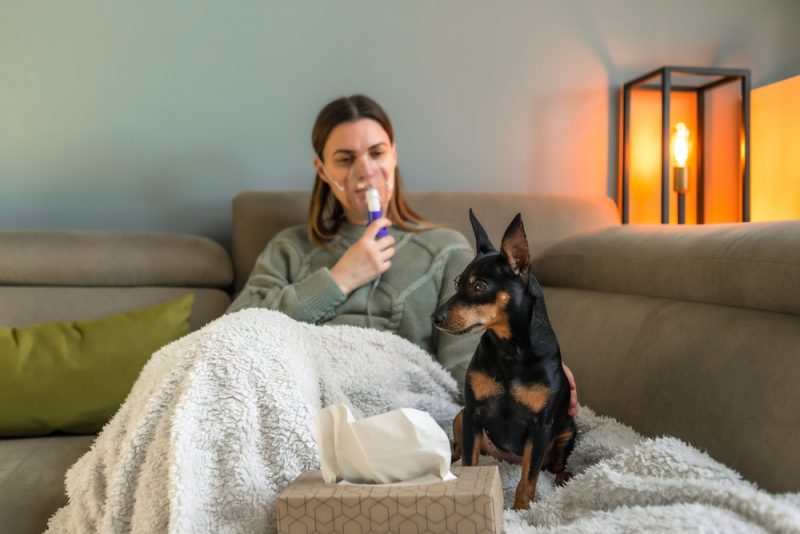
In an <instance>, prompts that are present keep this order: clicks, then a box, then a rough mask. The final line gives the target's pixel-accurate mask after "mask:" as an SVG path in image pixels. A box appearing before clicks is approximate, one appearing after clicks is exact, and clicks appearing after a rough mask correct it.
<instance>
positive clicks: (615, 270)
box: [0, 192, 800, 533]
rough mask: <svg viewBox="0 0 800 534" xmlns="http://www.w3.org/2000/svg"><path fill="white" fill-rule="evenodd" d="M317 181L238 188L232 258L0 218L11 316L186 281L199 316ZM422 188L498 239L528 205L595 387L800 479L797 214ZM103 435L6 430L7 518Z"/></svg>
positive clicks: (449, 214)
mask: <svg viewBox="0 0 800 534" xmlns="http://www.w3.org/2000/svg"><path fill="white" fill-rule="evenodd" d="M307 198H308V197H307V194H306V193H301V192H248V193H243V194H241V195H239V196H237V197H236V199H235V200H234V203H233V209H234V227H233V236H232V237H233V241H232V242H233V247H232V253H231V257H232V263H231V260H230V259H229V258H228V255H227V253H226V252H225V251H224V250H223V249H222V248H221V247H220V246H219V245H217V244H215V243H213V242H211V241H209V240H207V239H204V238H199V237H193V236H180V235H157V234H149V235H147V234H123V233H87V232H77V233H62V232H43V233H40V232H0V324H4V325H15V326H22V325H25V324H30V323H32V322H37V321H44V320H54V319H67V318H85V317H95V316H99V315H103V314H105V313H109V312H111V311H115V310H121V309H128V308H132V307H136V306H140V305H145V304H148V303H154V302H158V301H161V300H166V299H168V298H170V297H172V296H175V295H178V294H180V293H181V292H185V291H187V290H188V291H193V292H194V293H195V294H196V295H197V298H198V301H197V302H198V304H197V305H196V309H195V314H194V315H193V317H192V324H193V326H194V327H199V326H200V325H202V324H204V323H205V322H207V321H208V320H211V319H213V318H214V317H216V316H218V315H220V314H221V313H222V312H223V311H224V309H225V307H226V306H227V304H228V302H229V301H230V293H231V292H232V291H235V289H238V288H240V287H241V285H242V284H243V283H244V281H245V280H246V278H247V274H248V273H249V271H250V269H251V268H252V265H253V262H254V261H255V258H256V256H257V255H258V253H259V252H260V251H261V250H262V249H263V247H264V244H265V243H266V242H267V241H268V240H269V239H270V238H271V237H272V236H273V235H274V234H275V233H276V232H277V231H278V230H280V229H281V228H284V227H285V226H287V225H290V224H298V223H301V222H303V218H304V215H305V213H306V204H307ZM409 200H410V203H411V204H412V206H414V207H415V208H417V209H418V210H419V211H420V212H422V213H423V214H424V215H426V216H427V217H429V218H430V219H431V220H433V221H435V222H438V223H440V224H444V225H446V226H451V227H454V228H456V229H458V230H461V231H462V232H463V233H464V234H465V235H467V236H468V238H469V239H470V241H471V240H472V235H471V230H470V228H469V223H468V221H467V208H468V207H472V208H474V209H475V211H476V213H477V215H478V217H479V218H480V219H481V221H482V222H483V223H484V226H485V227H486V229H487V231H488V232H489V235H490V236H491V237H492V238H493V239H494V240H496V241H499V237H500V235H501V233H502V231H503V230H504V229H505V226H506V225H507V224H508V222H509V221H510V220H511V218H512V217H513V215H514V214H515V213H516V212H518V211H519V212H522V215H523V220H524V223H525V229H526V232H527V234H528V238H529V241H530V244H531V249H532V253H533V257H534V272H535V273H536V275H537V277H538V278H539V280H540V281H541V283H542V285H543V286H545V293H546V298H547V304H548V309H549V311H550V316H551V322H552V323H553V325H554V328H555V330H556V333H557V334H558V336H559V340H560V343H561V347H562V353H563V355H564V358H565V360H566V362H567V363H568V364H569V365H570V366H571V367H572V369H573V371H574V372H575V375H576V377H577V380H578V384H579V391H580V396H581V402H582V403H584V404H587V405H589V406H591V407H592V408H594V409H595V410H596V411H598V412H600V413H604V414H607V415H611V416H613V417H616V418H618V419H619V420H621V421H623V422H625V423H627V424H629V425H631V426H633V427H634V428H636V429H637V430H639V431H641V432H643V433H645V434H648V435H659V434H671V435H675V436H678V437H680V438H682V439H684V440H686V441H688V442H691V443H693V444H695V445H697V446H699V447H701V448H704V449H706V450H708V451H709V452H710V453H711V455H712V456H714V457H715V458H717V459H719V460H721V461H723V462H725V463H726V464H728V465H730V466H731V467H734V468H736V469H737V470H739V471H740V472H742V473H743V474H744V476H745V477H747V478H748V479H751V480H753V481H756V482H758V483H759V484H760V485H762V486H763V487H765V488H766V489H768V490H771V491H786V490H795V491H796V490H798V489H800V459H798V457H797V455H796V454H795V453H794V449H795V447H796V443H798V441H800V440H799V439H798V438H800V430H798V429H799V428H800V411H799V410H798V409H797V407H798V406H800V393H798V391H799V390H798V388H797V387H796V384H797V383H798V382H800V222H780V223H769V224H747V225H719V226H710V225H709V226H703V227H662V226H656V227H647V226H621V225H620V224H619V219H618V215H617V211H616V207H615V206H614V204H613V203H612V202H611V201H610V200H608V199H606V198H599V197H598V198H578V197H574V198H573V197H564V196H547V195H532V194H502V193H410V194H409ZM394 268H400V267H399V266H395V267H394ZM232 284H233V285H232ZM232 288H234V289H232ZM91 440H92V436H48V437H44V438H23V439H5V440H0V530H2V531H6V530H7V531H8V532H20V533H25V532H39V531H41V530H42V529H43V528H44V526H45V524H46V521H47V518H48V517H49V515H50V514H52V512H53V511H54V510H55V509H56V508H57V507H58V506H59V505H61V504H62V503H63V502H65V497H64V494H63V477H64V473H65V471H66V469H67V468H68V467H69V465H71V463H73V462H74V461H75V460H76V459H77V458H78V457H79V456H80V455H81V454H83V453H84V452H85V451H86V450H87V449H88V447H89V446H90V444H91Z"/></svg>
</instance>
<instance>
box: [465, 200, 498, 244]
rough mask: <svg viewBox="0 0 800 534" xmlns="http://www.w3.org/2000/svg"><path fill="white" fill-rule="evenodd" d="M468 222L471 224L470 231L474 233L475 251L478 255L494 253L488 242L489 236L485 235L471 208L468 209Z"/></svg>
mask: <svg viewBox="0 0 800 534" xmlns="http://www.w3.org/2000/svg"><path fill="white" fill-rule="evenodd" d="M469 222H471V223H472V231H473V232H475V249H476V250H477V251H478V254H486V253H487V252H495V248H494V245H492V242H491V241H489V236H488V235H486V230H484V229H483V226H481V223H479V222H478V218H477V217H475V214H474V213H472V208H470V209H469Z"/></svg>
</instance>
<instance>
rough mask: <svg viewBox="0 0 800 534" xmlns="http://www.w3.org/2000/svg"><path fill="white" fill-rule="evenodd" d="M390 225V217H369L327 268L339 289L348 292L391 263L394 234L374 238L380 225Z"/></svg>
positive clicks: (386, 268)
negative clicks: (368, 220) (350, 243)
mask: <svg viewBox="0 0 800 534" xmlns="http://www.w3.org/2000/svg"><path fill="white" fill-rule="evenodd" d="M391 225H392V221H390V220H389V219H387V218H385V217H381V218H380V219H376V220H374V221H372V222H371V223H370V224H369V225H368V226H367V228H366V230H364V235H362V236H361V238H359V240H358V241H356V242H355V243H353V245H352V246H351V247H350V248H348V249H347V251H346V252H345V253H344V254H343V255H342V257H341V258H339V261H337V262H336V265H334V266H333V267H332V268H331V276H333V279H334V281H336V283H337V284H338V285H339V288H340V289H341V290H342V293H344V294H345V295H349V294H350V293H351V292H352V291H353V290H355V289H357V288H359V287H361V286H363V285H364V284H366V283H367V282H371V281H373V280H375V278H377V277H378V275H379V274H381V273H383V272H386V271H387V270H388V269H389V267H391V265H392V262H391V261H389V259H390V258H391V257H392V256H394V237H392V236H391V235H387V236H386V237H382V238H380V239H375V236H376V235H377V234H378V231H379V230H380V229H381V228H383V227H388V226H391Z"/></svg>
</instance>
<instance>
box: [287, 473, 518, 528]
mask: <svg viewBox="0 0 800 534" xmlns="http://www.w3.org/2000/svg"><path fill="white" fill-rule="evenodd" d="M452 471H453V473H454V474H455V475H457V476H458V478H457V479H456V480H451V481H448V482H436V483H434V484H425V485H405V486H403V485H369V484H352V485H351V484H326V483H325V482H324V481H323V480H322V474H321V473H320V472H319V471H306V472H305V473H303V474H302V475H300V476H299V477H297V479H295V480H294V482H292V483H291V484H290V485H289V486H288V487H287V488H286V489H284V490H283V492H281V494H280V495H278V502H277V508H278V510H277V512H278V532H280V533H281V534H312V533H328V532H330V533H333V532H343V533H345V534H366V533H367V532H400V533H402V534H416V533H422V532H433V533H438V532H458V533H459V534H461V533H475V534H478V533H481V532H490V533H494V532H497V533H499V532H500V531H501V527H502V518H503V492H502V487H501V484H500V474H499V472H498V470H497V467H496V466H476V467H463V468H462V467H453V468H452Z"/></svg>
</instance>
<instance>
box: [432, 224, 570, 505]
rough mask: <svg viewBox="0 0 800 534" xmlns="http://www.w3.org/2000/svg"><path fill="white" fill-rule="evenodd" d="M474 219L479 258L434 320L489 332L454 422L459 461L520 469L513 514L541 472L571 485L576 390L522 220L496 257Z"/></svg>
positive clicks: (450, 329)
mask: <svg viewBox="0 0 800 534" xmlns="http://www.w3.org/2000/svg"><path fill="white" fill-rule="evenodd" d="M469 217H470V221H471V222H472V229H473V231H474V232H475V242H476V249H477V252H478V253H477V256H476V257H475V259H474V260H472V262H471V263H470V264H469V265H467V267H466V268H465V269H464V272H462V273H461V275H459V276H458V277H457V278H456V281H455V283H456V293H455V295H453V297H452V298H450V300H448V301H447V302H445V303H444V304H443V305H442V306H440V307H439V309H437V310H436V312H435V313H434V314H433V315H432V317H431V318H432V320H433V322H434V324H435V325H436V327H437V328H439V329H440V330H443V331H444V332H447V333H449V334H453V335H458V334H466V333H467V332H474V331H477V330H485V333H484V334H483V336H482V337H481V340H480V343H479V344H478V348H477V349H476V350H475V354H474V355H473V357H472V361H471V362H470V364H469V369H468V370H467V377H466V384H465V387H464V404H465V407H464V409H463V410H461V412H459V414H458V415H457V416H456V418H455V421H453V433H454V437H455V444H454V446H453V461H455V460H458V459H459V458H462V456H463V458H462V465H477V463H478V457H479V455H480V454H481V453H484V454H490V455H492V456H495V457H497V458H499V459H501V460H504V461H507V462H513V463H521V464H522V478H521V480H520V482H519V485H518V486H517V492H516V498H515V499H514V508H515V509H527V508H528V506H529V505H530V502H531V500H533V499H534V498H535V496H536V483H537V480H538V478H539V472H540V471H541V470H542V469H547V470H548V471H551V472H553V473H555V475H556V477H555V481H556V484H559V485H561V484H563V483H565V482H566V481H567V480H568V479H569V477H570V475H569V473H568V472H567V471H566V469H565V465H566V462H567V458H568V457H569V454H570V452H572V448H573V446H574V444H575V434H576V427H575V422H574V420H573V419H572V417H570V416H569V415H567V409H568V407H569V397H570V390H569V383H568V382H567V377H566V375H565V373H564V369H563V368H562V365H561V351H560V349H559V346H558V341H557V340H556V335H555V332H553V329H552V327H551V326H550V322H549V321H548V319H547V311H546V309H545V305H544V297H543V295H542V288H541V287H540V286H539V283H538V282H537V281H536V278H535V277H534V276H533V274H532V273H531V272H530V255H529V253H528V240H527V238H526V237H525V229H524V228H523V226H522V217H521V216H520V215H519V214H517V216H516V217H515V218H514V220H513V221H512V222H511V224H510V225H509V226H508V228H507V229H506V232H505V235H504V236H503V242H502V245H501V247H500V251H499V252H498V251H497V250H495V248H494V247H493V246H492V243H491V242H490V241H489V238H488V237H487V235H486V231H485V230H484V229H483V227H482V226H481V224H480V223H479V222H478V220H477V219H476V218H475V215H474V214H473V213H472V210H470V212H469ZM484 435H485V437H486V438H488V439H485V437H484ZM482 443H483V447H482V446H481V445H482Z"/></svg>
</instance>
